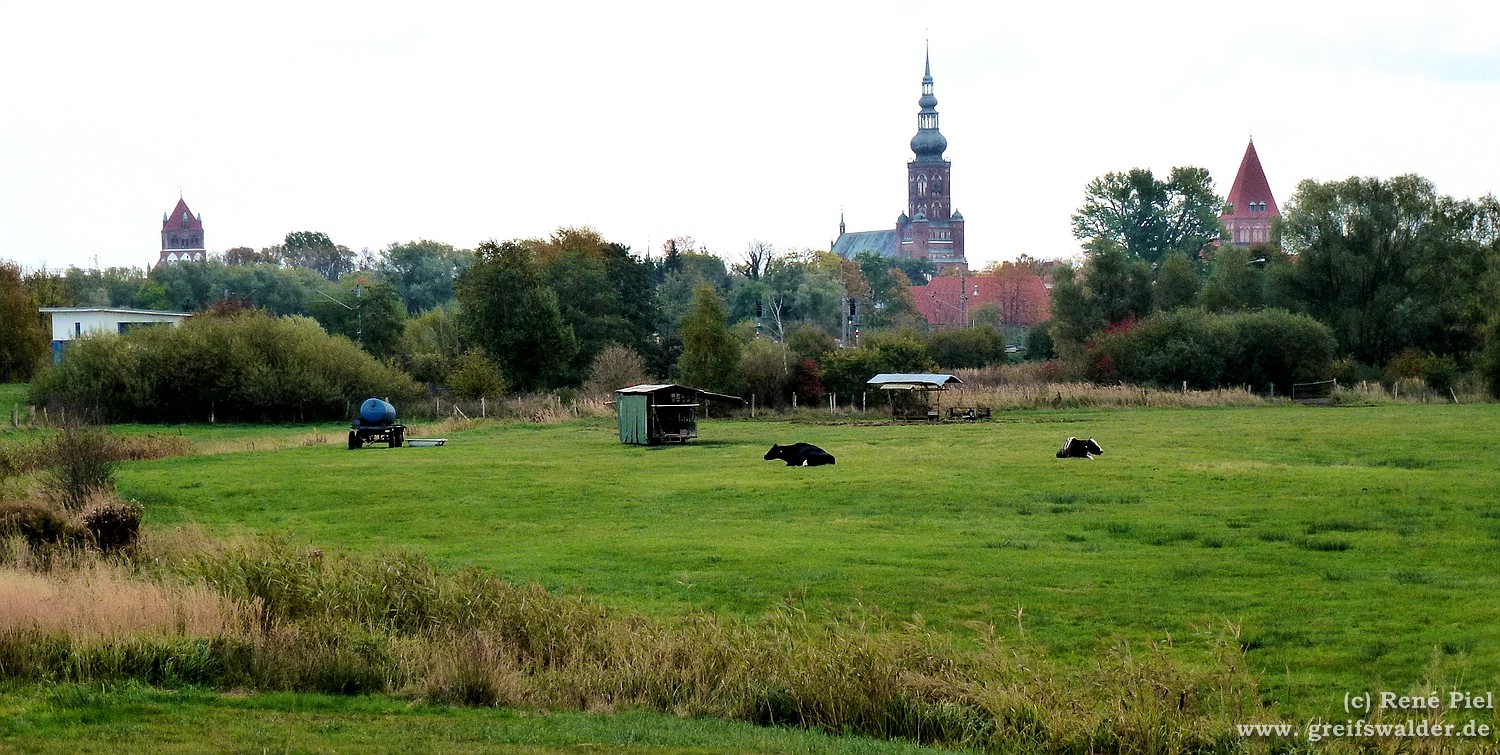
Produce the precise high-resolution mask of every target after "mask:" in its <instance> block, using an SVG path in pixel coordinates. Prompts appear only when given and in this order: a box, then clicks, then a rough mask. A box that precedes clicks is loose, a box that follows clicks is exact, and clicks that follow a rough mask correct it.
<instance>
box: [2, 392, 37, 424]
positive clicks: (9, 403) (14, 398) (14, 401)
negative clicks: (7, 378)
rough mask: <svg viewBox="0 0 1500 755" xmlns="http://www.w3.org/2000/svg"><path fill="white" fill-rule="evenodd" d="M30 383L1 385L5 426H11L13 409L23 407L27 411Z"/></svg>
mask: <svg viewBox="0 0 1500 755" xmlns="http://www.w3.org/2000/svg"><path fill="white" fill-rule="evenodd" d="M30 388H31V384H30V383H0V411H3V412H4V414H5V424H6V425H7V426H8V425H10V410H11V407H14V406H16V405H18V404H19V405H21V408H22V409H25V405H26V391H28V390H30Z"/></svg>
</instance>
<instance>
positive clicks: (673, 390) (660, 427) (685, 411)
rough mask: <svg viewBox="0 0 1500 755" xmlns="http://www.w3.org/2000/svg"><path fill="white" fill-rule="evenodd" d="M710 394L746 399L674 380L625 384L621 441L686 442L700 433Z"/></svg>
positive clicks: (619, 400)
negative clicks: (675, 382) (688, 385)
mask: <svg viewBox="0 0 1500 755" xmlns="http://www.w3.org/2000/svg"><path fill="white" fill-rule="evenodd" d="M710 398H717V399H724V400H728V401H739V402H741V403H743V402H744V399H741V398H740V397H738V396H726V395H724V394H722V393H710V392H708V391H705V390H702V389H700V388H689V387H687V386H685V385H673V384H670V383H669V384H665V385H650V384H645V385H632V386H630V387H629V388H621V389H620V390H618V391H615V399H616V400H615V417H616V421H617V422H618V423H619V425H620V442H621V443H632V444H635V445H641V446H654V445H657V444H660V443H686V442H688V439H689V438H696V437H698V414H699V410H700V409H701V408H704V407H706V406H707V402H708V399H710ZM704 414H705V415H706V414H707V411H706V409H705V410H704Z"/></svg>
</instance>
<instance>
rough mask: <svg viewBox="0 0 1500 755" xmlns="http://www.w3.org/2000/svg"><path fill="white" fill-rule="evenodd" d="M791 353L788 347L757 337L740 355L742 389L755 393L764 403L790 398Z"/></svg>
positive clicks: (774, 402) (777, 402) (765, 404)
mask: <svg viewBox="0 0 1500 755" xmlns="http://www.w3.org/2000/svg"><path fill="white" fill-rule="evenodd" d="M791 359H792V357H791V354H790V353H789V351H788V349H787V347H785V346H783V345H781V344H778V343H772V342H771V341H769V340H767V339H764V338H757V339H755V340H753V341H751V342H750V344H749V345H748V346H746V347H745V350H744V352H742V353H741V354H740V367H739V370H740V378H741V380H743V381H744V389H745V392H746V393H748V394H750V395H752V396H758V397H759V400H760V402H761V403H762V405H764V406H773V405H777V404H781V403H782V402H783V401H789V400H790V399H789V398H788V391H789V388H788V383H789V382H790V380H791Z"/></svg>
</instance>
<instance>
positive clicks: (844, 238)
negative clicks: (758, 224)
mask: <svg viewBox="0 0 1500 755" xmlns="http://www.w3.org/2000/svg"><path fill="white" fill-rule="evenodd" d="M937 102H938V101H937V97H935V96H933V93H932V57H931V55H930V54H929V55H928V57H927V60H926V71H925V72H924V74H923V76H922V96H921V98H920V99H918V100H917V105H918V106H919V107H920V110H918V111H917V135H916V136H913V137H912V139H911V151H912V154H913V158H912V159H911V160H910V161H908V162H907V163H906V212H903V213H901V214H900V215H898V216H897V217H896V227H895V229H894V230H886V231H854V232H848V231H846V230H845V228H844V219H843V217H842V216H841V217H840V218H839V236H838V239H837V240H835V241H834V242H833V251H834V252H835V253H837V254H838V255H840V256H842V257H846V258H848V257H853V256H854V255H856V254H859V253H860V252H875V253H877V254H879V255H881V256H884V257H903V258H908V259H921V258H926V259H929V260H931V261H932V262H933V264H934V265H935V266H936V267H937V270H938V272H939V273H943V272H946V271H948V270H954V269H956V270H958V271H960V272H962V271H966V270H968V269H969V262H968V259H967V258H966V257H965V256H964V216H963V213H960V212H955V211H954V210H953V194H952V191H953V181H952V175H953V163H952V162H950V161H948V160H946V159H944V158H943V152H944V151H945V150H947V149H948V140H947V139H946V138H945V137H944V136H943V134H942V132H941V131H939V130H938V112H937Z"/></svg>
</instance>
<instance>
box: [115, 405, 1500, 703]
mask: <svg viewBox="0 0 1500 755" xmlns="http://www.w3.org/2000/svg"><path fill="white" fill-rule="evenodd" d="M1497 420H1500V407H1497V406H1494V405H1478V406H1467V405H1466V406H1438V405H1432V406H1423V405H1387V406H1377V407H1350V408H1321V409H1313V408H1305V407H1297V406H1286V407H1260V408H1253V409H1252V408H1238V409H1236V408H1227V409H1192V410H1156V409H1137V410H1130V411H1104V410H1072V411H1069V410H1063V411H1040V412H1015V413H1001V414H997V416H996V420H995V421H993V422H987V423H975V424H966V425H940V426H927V425H912V426H892V425H888V424H875V423H849V424H813V423H805V422H788V421H773V422H765V421H758V422H757V421H709V422H704V423H702V427H701V429H702V438H701V439H700V440H698V441H695V442H693V443H690V444H688V445H686V446H682V447H675V446H674V447H665V448H637V447H630V446H624V445H621V444H620V443H619V441H618V439H617V437H616V435H615V431H614V427H613V424H612V423H607V422H601V421H585V422H578V423H572V424H564V425H560V426H559V425H551V426H543V425H528V424H479V425H476V426H473V427H472V429H466V430H455V431H454V432H451V433H448V435H449V445H447V446H444V447H441V448H435V449H383V448H371V449H363V450H361V451H356V452H350V451H346V450H344V449H343V448H342V447H340V446H339V445H337V444H336V443H335V444H334V445H300V446H292V447H289V448H288V447H283V448H281V449H279V450H275V451H269V450H268V451H261V450H255V451H244V452H239V453H223V454H216V455H209V456H193V457H187V458H178V459H168V460H161V461H153V462H144V463H134V464H128V465H126V466H125V467H124V468H123V469H122V470H121V472H120V480H121V486H120V487H121V493H122V495H124V496H126V497H129V498H135V499H138V500H140V501H141V502H143V503H144V504H145V505H146V510H147V521H148V523H150V524H153V525H156V526H164V525H165V526H171V525H184V524H196V525H203V526H206V527H208V528H210V530H212V531H214V532H218V533H225V534H233V533H245V532H257V531H273V532H284V533H292V535H293V536H294V537H295V538H297V539H298V540H300V541H303V542H307V543H311V544H316V545H319V546H325V547H326V546H337V547H343V548H350V549H353V550H354V551H356V552H366V553H376V552H386V551H390V550H392V549H397V548H405V549H412V550H415V551H418V552H421V553H424V554H428V555H429V556H431V557H432V558H434V559H436V561H437V562H438V563H439V564H440V565H443V566H446V567H458V566H467V565H476V566H479V567H481V568H484V569H487V570H492V571H493V572H494V573H496V574H498V575H500V576H502V577H504V578H506V579H509V580H513V581H515V582H517V583H529V582H536V583H540V584H542V585H544V586H546V587H548V588H549V589H552V590H554V591H559V592H570V591H575V590H580V591H584V592H586V593H588V594H591V595H595V596H599V597H600V598H602V599H603V600H605V601H607V602H609V603H611V604H614V605H618V606H626V607H630V608H632V609H639V610H644V611H646V612H647V613H649V614H652V615H657V616H665V617H686V616H691V615H694V614H695V613H700V612H706V613H710V614H714V615H726V616H730V617H739V618H745V619H752V620H753V619H754V618H755V617H759V616H762V615H764V614H765V613H766V612H767V610H768V609H770V608H772V607H775V606H778V605H783V604H785V603H786V602H787V601H788V599H791V600H793V601H794V602H798V603H805V604H807V605H811V606H819V607H828V608H830V609H832V610H840V609H842V608H845V607H849V606H860V607H863V608H865V609H870V610H876V611H879V612H881V613H883V614H884V615H887V616H894V617H909V620H912V621H919V622H920V623H921V624H922V625H923V626H925V627H929V628H931V630H932V631H937V632H941V633H945V634H947V635H949V636H952V637H955V638H960V640H962V638H964V637H969V636H973V635H974V634H975V633H976V632H977V631H978V629H977V628H982V627H991V626H992V627H994V628H995V631H997V632H999V633H1001V634H1002V635H1005V636H1014V637H1021V636H1024V637H1026V638H1027V639H1028V640H1029V641H1033V642H1040V643H1043V644H1044V645H1045V646H1046V647H1047V648H1048V649H1049V652H1050V653H1051V654H1052V655H1053V656H1055V657H1056V658H1058V659H1059V660H1060V661H1062V662H1064V663H1068V662H1076V663H1080V664H1081V663H1085V662H1087V661H1088V659H1091V658H1094V657H1096V656H1097V655H1098V654H1099V653H1100V652H1103V651H1104V649H1106V648H1107V647H1108V646H1109V645H1110V644H1111V643H1112V642H1113V641H1114V640H1115V638H1124V639H1125V640H1127V641H1132V642H1146V641H1157V642H1166V643H1168V644H1170V645H1173V646H1175V647H1176V648H1177V651H1176V652H1179V653H1182V654H1184V655H1185V656H1188V657H1191V656H1192V655H1193V654H1194V653H1198V652H1200V651H1201V652H1206V650H1204V648H1207V647H1209V646H1211V645H1212V644H1213V643H1214V642H1216V641H1217V640H1218V638H1221V637H1222V636H1224V634H1225V633H1226V632H1229V631H1232V632H1233V633H1234V634H1235V635H1236V636H1237V637H1238V638H1239V641H1240V642H1241V643H1242V646H1243V647H1244V648H1245V649H1246V650H1247V652H1248V656H1247V658H1248V661H1249V663H1250V666H1251V667H1252V668H1253V669H1255V670H1256V671H1258V672H1259V673H1261V674H1262V675H1263V677H1264V678H1263V684H1262V694H1263V695H1264V696H1265V699H1266V701H1268V702H1272V703H1276V704H1278V705H1280V706H1281V709H1282V710H1284V711H1286V712H1287V713H1289V714H1291V715H1294V716H1307V715H1333V713H1334V712H1335V711H1336V709H1337V708H1338V706H1339V705H1340V701H1341V700H1342V695H1343V692H1344V691H1345V690H1351V689H1352V690H1359V689H1376V690H1385V689H1389V690H1397V691H1405V690H1410V689H1425V688H1432V687H1442V686H1444V685H1449V686H1451V685H1456V684H1459V683H1460V682H1462V683H1463V684H1468V685H1478V686H1479V687H1482V688H1487V689H1494V688H1497V687H1500V603H1497V602H1496V601H1494V600H1493V599H1492V596H1493V595H1495V594H1496V588H1500V566H1497V559H1496V558H1495V556H1496V554H1497V553H1500V521H1497V520H1496V519H1494V518H1493V515H1494V511H1495V509H1496V504H1495V491H1497V490H1500V450H1497V449H1495V448H1493V447H1492V446H1488V445H1486V444H1475V443H1473V440H1472V439H1473V434H1474V431H1475V428H1476V427H1486V426H1489V427H1493V426H1496V425H1497ZM328 432H329V433H341V432H342V428H336V427H329V428H328ZM1067 436H1080V437H1084V436H1091V437H1095V438H1098V439H1099V441H1100V442H1101V443H1102V444H1103V446H1104V448H1105V451H1106V453H1105V455H1104V456H1103V457H1101V458H1099V459H1097V460H1094V461H1063V460H1058V459H1055V458H1053V455H1052V453H1053V451H1054V450H1055V449H1056V447H1057V446H1058V445H1060V443H1061V441H1062V440H1063V439H1064V438H1065V437H1067ZM791 441H807V442H812V443H816V444H818V445H821V446H823V447H824V448H827V449H828V450H829V451H831V452H833V453H834V454H835V455H836V456H837V457H838V464H837V465H836V466H833V467H822V468H811V469H801V468H797V469H788V468H785V467H783V466H782V465H781V464H780V463H779V462H764V461H762V460H761V458H760V457H761V454H762V453H763V452H764V450H765V449H766V448H767V447H769V446H770V444H771V443H772V442H782V443H786V442H791ZM1330 575H1332V576H1330ZM1070 659H1071V660H1070Z"/></svg>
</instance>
